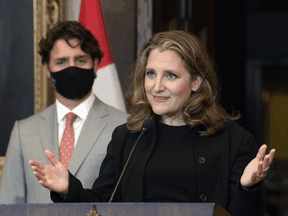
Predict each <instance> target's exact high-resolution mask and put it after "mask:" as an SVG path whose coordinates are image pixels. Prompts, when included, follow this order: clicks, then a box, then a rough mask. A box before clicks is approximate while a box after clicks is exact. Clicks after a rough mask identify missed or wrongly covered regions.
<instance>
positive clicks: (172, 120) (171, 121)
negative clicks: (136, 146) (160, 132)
mask: <svg viewBox="0 0 288 216" xmlns="http://www.w3.org/2000/svg"><path fill="white" fill-rule="evenodd" d="M161 122H162V123H164V124H166V125H171V126H181V125H186V123H185V121H184V119H183V116H182V114H180V113H179V114H177V115H175V116H166V115H162V116H161Z"/></svg>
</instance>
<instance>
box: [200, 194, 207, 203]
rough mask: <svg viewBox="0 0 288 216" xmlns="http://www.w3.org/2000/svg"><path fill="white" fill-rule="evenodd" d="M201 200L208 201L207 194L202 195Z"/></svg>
mask: <svg viewBox="0 0 288 216" xmlns="http://www.w3.org/2000/svg"><path fill="white" fill-rule="evenodd" d="M200 199H201V201H203V202H205V201H206V200H207V197H206V195H205V194H201V196H200Z"/></svg>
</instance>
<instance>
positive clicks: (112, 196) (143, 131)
mask: <svg viewBox="0 0 288 216" xmlns="http://www.w3.org/2000/svg"><path fill="white" fill-rule="evenodd" d="M146 131H147V127H143V128H142V132H141V134H140V135H139V137H138V139H137V140H136V142H135V144H134V146H133V148H132V150H131V152H130V155H129V157H128V159H127V162H126V164H125V166H124V168H123V170H122V173H121V175H120V177H119V179H118V181H117V184H116V186H115V188H114V191H113V193H112V195H111V198H110V200H109V203H111V201H112V200H113V198H114V194H115V192H116V190H117V188H118V185H119V183H120V181H121V179H122V176H123V174H124V172H125V170H126V167H127V165H128V162H129V161H130V158H131V156H132V154H133V151H134V149H135V147H136V145H137V143H138V141H139V140H140V138H141V137H142V135H143V134H144V133H145V132H146Z"/></svg>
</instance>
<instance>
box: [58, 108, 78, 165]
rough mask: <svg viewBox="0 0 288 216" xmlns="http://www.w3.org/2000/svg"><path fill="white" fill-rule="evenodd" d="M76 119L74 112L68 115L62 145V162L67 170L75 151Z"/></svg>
mask: <svg viewBox="0 0 288 216" xmlns="http://www.w3.org/2000/svg"><path fill="white" fill-rule="evenodd" d="M76 117H77V115H76V114H74V113H72V112H69V113H67V115H66V125H65V130H64V133H63V135H62V139H61V143H60V160H61V163H62V164H63V165H64V166H65V167H66V168H67V167H68V164H69V162H70V158H71V156H72V153H73V149H74V129H73V122H74V121H75V119H76Z"/></svg>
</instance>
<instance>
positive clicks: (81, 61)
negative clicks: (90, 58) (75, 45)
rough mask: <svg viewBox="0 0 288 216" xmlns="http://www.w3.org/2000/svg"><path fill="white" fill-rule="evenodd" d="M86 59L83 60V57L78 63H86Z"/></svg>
mask: <svg viewBox="0 0 288 216" xmlns="http://www.w3.org/2000/svg"><path fill="white" fill-rule="evenodd" d="M85 62H86V61H85V60H83V59H79V60H78V61H77V63H79V64H83V63H85Z"/></svg>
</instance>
